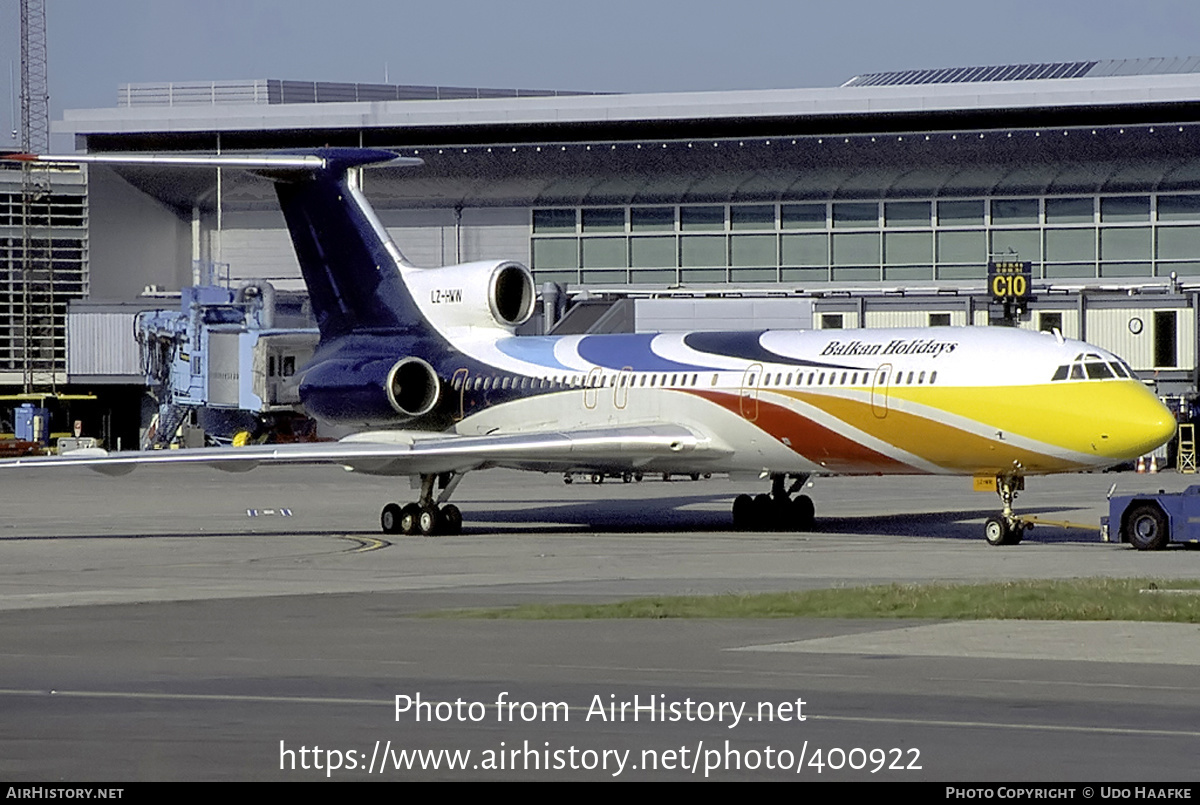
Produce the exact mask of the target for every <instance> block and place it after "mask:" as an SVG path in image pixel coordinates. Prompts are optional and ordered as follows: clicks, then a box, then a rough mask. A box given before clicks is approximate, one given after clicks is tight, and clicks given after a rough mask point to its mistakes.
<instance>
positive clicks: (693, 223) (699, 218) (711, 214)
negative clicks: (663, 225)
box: [679, 207, 725, 232]
mask: <svg viewBox="0 0 1200 805" xmlns="http://www.w3.org/2000/svg"><path fill="white" fill-rule="evenodd" d="M679 228H680V229H682V230H683V231H684V232H714V231H715V232H720V231H722V230H723V229H725V208H724V207H680V208H679Z"/></svg>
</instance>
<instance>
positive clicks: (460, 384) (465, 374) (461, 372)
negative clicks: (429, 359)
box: [450, 369, 471, 422]
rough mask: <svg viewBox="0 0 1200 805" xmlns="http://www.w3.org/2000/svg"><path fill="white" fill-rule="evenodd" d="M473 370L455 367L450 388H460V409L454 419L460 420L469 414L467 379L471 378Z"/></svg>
mask: <svg viewBox="0 0 1200 805" xmlns="http://www.w3.org/2000/svg"><path fill="white" fill-rule="evenodd" d="M470 375H471V372H470V370H468V369H455V370H454V376H453V377H451V378H450V388H452V389H458V411H457V412H456V413H455V414H454V421H455V422H458V421H460V420H462V418H463V417H465V416H466V415H467V407H466V401H467V381H468V379H469V378H470Z"/></svg>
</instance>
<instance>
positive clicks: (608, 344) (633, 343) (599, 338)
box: [576, 333, 713, 372]
mask: <svg viewBox="0 0 1200 805" xmlns="http://www.w3.org/2000/svg"><path fill="white" fill-rule="evenodd" d="M658 335H659V334H658V333H612V334H609V335H591V336H584V337H583V338H582V339H580V341H579V345H578V346H577V347H576V350H577V351H578V352H579V357H581V358H583V359H584V360H585V361H588V362H589V363H593V364H595V365H597V366H603V367H604V368H606V369H616V370H617V371H620V370H622V369H630V370H632V371H634V372H702V371H708V370H709V369H712V368H713V367H712V366H699V365H696V364H692V363H679V362H678V361H673V360H671V359H670V358H664V357H663V356H661V355H659V354H658V353H656V352H655V351H654V350H653V348H652V347H651V343H652V342H653V341H654V339H655V338H657V337H658Z"/></svg>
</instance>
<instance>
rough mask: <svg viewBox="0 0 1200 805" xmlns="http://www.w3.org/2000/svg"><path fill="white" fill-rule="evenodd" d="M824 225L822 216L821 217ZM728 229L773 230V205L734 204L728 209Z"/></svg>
mask: <svg viewBox="0 0 1200 805" xmlns="http://www.w3.org/2000/svg"><path fill="white" fill-rule="evenodd" d="M822 223H824V216H822ZM729 227H730V229H734V230H744V229H749V230H769V231H774V229H775V205H774V204H753V205H751V204H746V205H742V204H735V205H734V206H732V207H730V208H729Z"/></svg>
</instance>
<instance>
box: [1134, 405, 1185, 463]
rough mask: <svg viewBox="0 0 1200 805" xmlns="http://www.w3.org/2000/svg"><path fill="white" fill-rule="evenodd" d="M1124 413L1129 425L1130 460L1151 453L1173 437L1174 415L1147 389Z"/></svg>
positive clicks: (1174, 427)
mask: <svg viewBox="0 0 1200 805" xmlns="http://www.w3.org/2000/svg"><path fill="white" fill-rule="evenodd" d="M1133 402H1134V404H1133V405H1131V406H1130V410H1129V411H1127V413H1126V421H1127V422H1128V423H1129V426H1130V427H1129V436H1130V437H1131V438H1130V439H1129V440H1128V441H1129V451H1128V455H1129V457H1131V458H1135V457H1137V456H1144V455H1147V454H1149V453H1153V452H1154V451H1155V450H1156V449H1157V448H1158V447H1159V446H1160V445H1162V444H1163V443H1164V442H1166V441H1167V440H1168V439H1170V438H1171V437H1172V436H1174V435H1175V429H1176V427H1177V423H1176V422H1175V415H1174V414H1172V413H1171V411H1170V409H1169V408H1167V407H1166V406H1165V405H1163V404H1162V402H1161V401H1160V400H1159V399H1158V398H1157V397H1155V396H1154V395H1153V394H1152V393H1151V392H1150V391H1149V390H1148V389H1147V390H1146V392H1145V395H1144V396H1143V397H1142V399H1139V400H1136V401H1133Z"/></svg>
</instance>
